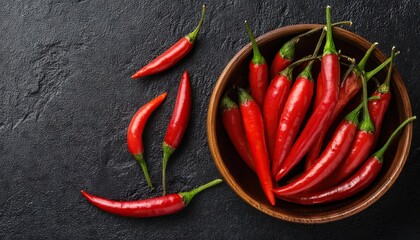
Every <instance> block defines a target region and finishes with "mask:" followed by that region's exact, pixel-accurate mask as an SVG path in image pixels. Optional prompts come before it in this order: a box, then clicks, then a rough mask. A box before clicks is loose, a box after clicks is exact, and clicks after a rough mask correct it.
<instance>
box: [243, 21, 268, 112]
mask: <svg viewBox="0 0 420 240" xmlns="http://www.w3.org/2000/svg"><path fill="white" fill-rule="evenodd" d="M245 27H246V30H247V32H248V35H249V38H250V39H251V44H252V51H253V54H254V56H253V57H252V59H251V61H250V63H249V75H248V79H249V86H250V88H251V95H252V97H253V98H254V99H255V101H256V102H257V103H258V105H259V106H260V107H261V106H262V105H263V102H264V96H265V91H266V90H267V86H268V66H267V62H266V61H265V59H264V57H263V56H262V55H261V53H260V50H259V49H258V45H257V42H256V41H255V37H254V35H253V34H252V31H251V28H250V27H249V24H248V22H247V21H245Z"/></svg>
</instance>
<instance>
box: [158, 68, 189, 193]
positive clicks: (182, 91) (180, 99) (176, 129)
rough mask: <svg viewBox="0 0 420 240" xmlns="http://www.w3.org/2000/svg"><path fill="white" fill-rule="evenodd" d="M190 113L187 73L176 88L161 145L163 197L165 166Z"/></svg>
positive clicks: (177, 144)
mask: <svg viewBox="0 0 420 240" xmlns="http://www.w3.org/2000/svg"><path fill="white" fill-rule="evenodd" d="M190 113H191V83H190V76H189V75H188V71H187V70H185V71H184V73H183V74H182V78H181V82H180V84H179V88H178V95H177V96H176V102H175V107H174V111H173V113H172V117H171V120H170V121H169V124H168V129H167V130H166V135H165V138H164V141H163V144H162V149H163V161H162V189H163V195H165V193H166V165H167V164H168V160H169V157H170V156H171V155H172V153H173V152H174V151H175V149H176V148H178V146H179V144H180V143H181V140H182V137H183V136H184V133H185V130H186V129H187V126H188V120H189V119H190Z"/></svg>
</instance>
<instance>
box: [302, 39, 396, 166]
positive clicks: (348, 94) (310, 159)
mask: <svg viewBox="0 0 420 240" xmlns="http://www.w3.org/2000/svg"><path fill="white" fill-rule="evenodd" d="M376 45H377V43H374V44H372V46H371V47H370V48H369V50H368V51H367V52H366V54H365V56H364V57H363V58H362V60H361V61H360V63H359V64H358V68H359V69H360V70H361V71H362V72H364V69H365V65H366V62H367V59H368V58H369V56H370V54H371V52H372V51H373V49H374V48H375V46H376ZM396 55H398V52H397V53H396ZM390 61H391V58H388V59H387V60H386V61H385V62H383V63H382V64H381V65H379V66H378V67H376V68H375V69H373V70H372V71H370V72H368V73H366V80H367V81H368V80H369V79H371V78H372V77H373V76H374V75H375V74H376V73H378V72H379V71H381V70H382V69H383V68H384V67H385V66H386V65H388V63H389V62H390ZM360 70H359V71H360ZM346 76H347V77H345V78H344V80H343V82H342V83H341V86H340V93H339V98H338V101H337V105H336V106H335V109H334V112H333V114H332V115H331V117H330V119H329V120H328V123H327V124H326V125H325V126H330V125H331V124H332V123H333V122H334V120H335V119H336V118H337V116H338V115H339V114H340V113H341V111H342V110H343V109H344V107H345V106H346V105H347V104H348V103H349V102H350V100H351V99H352V98H353V97H354V96H355V95H356V94H357V92H358V91H359V90H360V89H361V87H362V82H361V76H360V73H357V72H356V70H351V72H350V74H348V75H347V74H346ZM327 131H328V128H327V127H326V128H324V129H323V131H322V132H321V134H320V135H319V137H318V138H317V140H316V142H315V144H314V145H313V146H312V148H311V149H310V151H309V152H308V155H307V158H306V165H305V169H308V168H309V167H310V166H311V165H312V164H313V163H314V161H315V160H316V159H317V157H318V155H319V152H320V151H321V147H322V142H323V141H324V138H325V134H326V133H327Z"/></svg>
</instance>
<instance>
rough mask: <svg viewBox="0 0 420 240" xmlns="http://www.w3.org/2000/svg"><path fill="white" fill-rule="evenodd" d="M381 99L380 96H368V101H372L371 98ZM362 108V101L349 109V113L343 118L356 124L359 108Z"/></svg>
mask: <svg viewBox="0 0 420 240" xmlns="http://www.w3.org/2000/svg"><path fill="white" fill-rule="evenodd" d="M379 99H381V97H379V96H372V97H370V98H368V101H372V100H379ZM362 108H363V103H360V104H359V106H357V107H356V108H355V109H354V110H353V111H351V112H350V113H348V114H347V115H346V116H345V118H344V119H346V120H347V121H349V122H352V123H354V124H358V123H359V114H360V110H362Z"/></svg>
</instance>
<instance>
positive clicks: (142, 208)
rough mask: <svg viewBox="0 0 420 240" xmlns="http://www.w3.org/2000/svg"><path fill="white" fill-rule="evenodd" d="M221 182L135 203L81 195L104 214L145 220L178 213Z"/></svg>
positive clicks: (214, 181)
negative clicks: (206, 190) (199, 194)
mask: <svg viewBox="0 0 420 240" xmlns="http://www.w3.org/2000/svg"><path fill="white" fill-rule="evenodd" d="M221 182H222V180H221V179H215V180H213V181H211V182H209V183H207V184H205V185H202V186H200V187H198V188H196V189H194V190H192V191H190V192H181V193H174V194H169V195H166V196H161V197H156V198H150V199H144V200H135V201H115V200H110V199H106V198H102V197H97V196H94V195H91V194H89V193H87V192H86V191H84V190H82V191H81V193H82V195H83V196H84V197H85V198H86V200H88V201H89V202H90V203H92V204H93V205H94V206H95V207H97V208H99V209H101V210H103V211H105V212H108V213H112V214H115V215H120V216H124V217H135V218H146V217H158V216H163V215H169V214H172V213H176V212H179V211H180V210H182V209H183V208H185V207H186V206H188V204H189V203H190V202H191V200H192V199H193V197H194V196H195V195H197V194H198V193H199V192H201V191H203V190H205V189H207V188H209V187H212V186H214V185H217V184H219V183H221Z"/></svg>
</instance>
